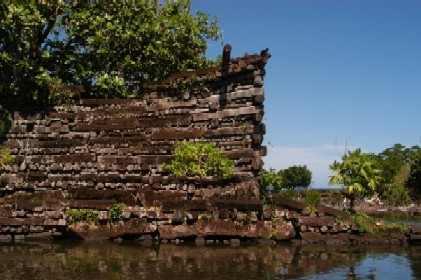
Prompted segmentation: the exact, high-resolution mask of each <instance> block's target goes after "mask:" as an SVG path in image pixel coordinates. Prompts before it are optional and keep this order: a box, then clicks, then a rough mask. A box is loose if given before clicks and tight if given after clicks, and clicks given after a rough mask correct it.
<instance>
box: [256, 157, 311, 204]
mask: <svg viewBox="0 0 421 280" xmlns="http://www.w3.org/2000/svg"><path fill="white" fill-rule="evenodd" d="M310 183H311V171H310V170H308V168H307V166H305V165H304V166H295V165H294V166H291V167H288V168H287V169H283V170H279V171H276V170H275V169H273V168H270V169H269V170H265V169H264V170H263V171H262V183H261V185H260V192H261V195H262V196H263V197H266V196H267V195H268V194H270V193H281V194H282V195H285V196H291V197H297V198H298V193H296V192H294V191H293V190H294V189H295V188H296V187H308V186H309V185H310ZM283 190H291V191H292V192H288V191H283Z"/></svg>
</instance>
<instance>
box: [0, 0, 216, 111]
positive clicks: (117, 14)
mask: <svg viewBox="0 0 421 280" xmlns="http://www.w3.org/2000/svg"><path fill="white" fill-rule="evenodd" d="M9 2H10V3H9ZM40 2H41V3H40ZM45 3H47V4H45ZM220 37H221V33H220V30H219V28H218V26H217V21H216V19H210V17H209V16H208V15H207V14H204V13H201V12H197V13H196V14H195V15H193V14H192V12H191V4H190V0H177V1H171V0H168V1H166V2H162V1H157V0H116V1H57V0H56V1H2V2H1V3H0V105H2V106H3V107H5V108H10V107H14V106H21V105H28V104H29V105H33V104H38V105H46V104H51V103H54V102H55V98H56V97H55V96H56V94H57V92H56V90H57V89H58V88H59V87H56V85H60V84H82V85H84V86H85V87H86V89H87V90H88V91H89V92H90V93H91V94H92V95H94V96H96V97H106V98H107V97H128V96H129V95H136V94H139V93H141V91H142V88H143V86H144V84H145V83H147V82H149V81H155V80H158V79H162V78H165V77H167V76H169V75H170V74H172V73H174V72H178V71H184V70H188V69H195V68H199V67H203V66H204V65H206V64H207V63H209V62H208V60H207V59H206V58H205V56H204V54H205V51H206V47H207V43H206V42H207V40H208V39H211V40H218V39H219V38H220ZM58 93H59V92H58Z"/></svg>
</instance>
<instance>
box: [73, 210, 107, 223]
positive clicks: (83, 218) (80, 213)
mask: <svg viewBox="0 0 421 280" xmlns="http://www.w3.org/2000/svg"><path fill="white" fill-rule="evenodd" d="M66 221H67V223H68V224H75V223H78V222H88V223H95V224H96V223H99V218H98V212H97V211H95V210H93V209H71V208H69V209H67V211H66Z"/></svg>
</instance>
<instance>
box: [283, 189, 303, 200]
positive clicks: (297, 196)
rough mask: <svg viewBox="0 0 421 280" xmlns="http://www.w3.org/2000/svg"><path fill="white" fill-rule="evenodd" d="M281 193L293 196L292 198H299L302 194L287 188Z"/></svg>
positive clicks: (289, 196)
mask: <svg viewBox="0 0 421 280" xmlns="http://www.w3.org/2000/svg"><path fill="white" fill-rule="evenodd" d="M280 194H281V195H282V196H285V197H288V198H292V199H297V198H299V197H300V194H299V193H298V192H297V191H295V190H285V191H283V192H281V193H280Z"/></svg>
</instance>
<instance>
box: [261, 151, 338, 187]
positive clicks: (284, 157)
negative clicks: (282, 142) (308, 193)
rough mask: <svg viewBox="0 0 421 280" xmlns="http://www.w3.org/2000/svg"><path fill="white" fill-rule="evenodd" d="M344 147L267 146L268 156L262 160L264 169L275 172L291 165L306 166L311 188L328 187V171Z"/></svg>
mask: <svg viewBox="0 0 421 280" xmlns="http://www.w3.org/2000/svg"><path fill="white" fill-rule="evenodd" d="M344 151H345V147H339V146H333V145H323V146H320V147H304V148H297V147H277V146H270V145H269V146H268V155H267V156H266V157H264V158H263V161H264V162H265V165H264V168H266V169H269V168H274V169H276V170H279V169H285V168H288V167H290V166H293V165H307V167H308V169H310V171H311V172H312V181H313V183H312V186H313V187H320V188H324V187H328V181H329V176H331V175H332V173H331V171H330V170H329V165H331V164H332V163H333V162H334V161H335V160H339V159H340V158H341V156H342V155H343V153H344Z"/></svg>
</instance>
